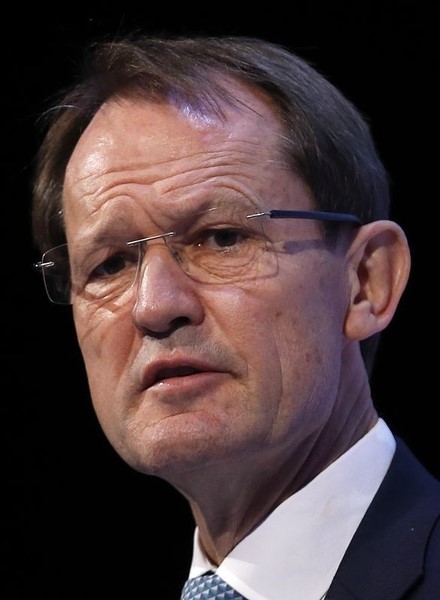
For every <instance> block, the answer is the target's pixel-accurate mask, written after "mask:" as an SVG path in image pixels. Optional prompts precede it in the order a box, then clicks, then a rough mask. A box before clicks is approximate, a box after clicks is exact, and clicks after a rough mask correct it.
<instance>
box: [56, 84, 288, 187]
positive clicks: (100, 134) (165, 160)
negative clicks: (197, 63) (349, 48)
mask: <svg viewBox="0 0 440 600" xmlns="http://www.w3.org/2000/svg"><path fill="white" fill-rule="evenodd" d="M236 87H237V90H236V96H237V104H236V106H234V107H232V106H230V105H229V106H228V105H226V104H224V105H223V106H222V111H223V115H222V116H220V115H219V114H216V113H215V112H214V111H210V112H209V113H208V112H207V111H206V110H205V111H203V112H202V111H201V110H200V111H197V110H196V109H193V108H191V107H189V106H188V105H185V104H184V103H180V104H179V105H176V104H173V103H157V102H151V101H141V100H130V99H113V100H110V101H109V102H107V103H105V104H104V105H103V106H102V107H101V108H100V109H99V111H98V112H97V114H96V115H95V116H94V118H93V120H92V121H91V123H90V124H89V126H88V127H87V128H86V130H85V132H84V133H83V134H82V136H81V138H80V139H79V142H78V144H77V146H76V148H75V150H74V152H73V154H72V156H71V159H70V161H69V163H68V166H67V171H66V180H67V182H70V181H76V182H80V181H83V182H84V181H85V180H86V179H87V178H88V177H93V176H96V175H97V174H99V173H104V172H106V171H111V170H117V169H124V168H129V169H131V168H133V167H134V168H135V166H136V162H137V161H140V160H141V159H146V162H145V163H144V166H147V165H148V164H151V166H153V165H154V164H156V165H161V164H162V166H163V167H164V168H165V167H167V168H168V169H169V170H172V166H173V161H175V165H176V168H178V166H179V165H178V164H177V161H179V160H184V159H191V158H192V159H194V160H197V156H200V158H202V156H201V155H200V152H206V155H204V159H205V160H206V159H207V158H208V155H210V156H211V157H212V158H214V157H215V155H217V158H219V156H220V154H221V152H222V151H225V152H228V153H229V154H228V155H229V156H231V157H233V156H234V151H236V153H237V155H238V154H240V155H241V156H242V158H243V159H245V157H246V154H247V153H248V155H249V156H248V160H249V157H252V161H249V162H261V161H267V160H271V161H274V159H275V158H276V157H275V155H277V160H278V159H279V156H278V149H279V143H280V133H281V132H280V125H279V123H278V121H277V119H276V117H275V112H274V109H273V108H272V106H271V104H270V101H269V99H268V98H266V97H265V96H264V95H263V94H262V93H261V92H259V91H258V90H257V91H254V90H252V91H251V90H249V89H247V88H245V87H242V86H239V85H238V84H237V85H236ZM210 153H211V154H210ZM237 158H238V156H237ZM225 161H226V158H225Z"/></svg>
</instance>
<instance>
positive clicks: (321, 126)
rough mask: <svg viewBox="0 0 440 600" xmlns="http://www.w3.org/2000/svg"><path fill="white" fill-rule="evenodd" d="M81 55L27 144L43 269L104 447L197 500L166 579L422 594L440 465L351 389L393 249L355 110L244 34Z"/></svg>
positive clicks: (392, 294) (394, 301)
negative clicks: (183, 574) (37, 145)
mask: <svg viewBox="0 0 440 600" xmlns="http://www.w3.org/2000/svg"><path fill="white" fill-rule="evenodd" d="M89 67H90V70H89V71H88V73H87V74H86V75H84V78H83V79H82V80H81V81H80V82H79V83H78V84H77V85H76V86H75V87H74V88H73V89H72V90H71V92H70V93H68V94H67V95H66V96H65V97H64V98H63V99H62V100H61V101H60V102H59V103H58V108H57V109H56V111H54V112H51V115H52V117H53V120H52V121H51V123H50V127H49V130H48V132H47V135H46V138H45V141H44V142H43V145H42V148H41V151H40V154H39V157H38V164H37V171H36V182H35V195H34V211H33V224H34V232H35V239H36V241H37V243H38V245H39V247H40V248H41V249H42V251H43V257H42V259H41V261H40V263H39V265H38V266H39V268H40V269H41V271H42V272H43V275H44V281H45V285H46V290H47V292H48V295H49V298H50V299H51V300H52V301H53V302H56V303H61V304H63V303H64V304H70V305H71V306H72V310H73V319H74V323H75V327H76V331H77V335H78V340H79V344H80V348H81V351H82V354H83V357H84V361H85V367H86V370H87V376H88V382H89V385H90V390H91V396H92V401H93V405H94V408H95V411H96V414H97V417H98V419H99V422H100V424H101V426H102V428H103V431H104V432H105V434H106V436H107V437H108V439H109V441H110V443H111V444H112V445H113V447H114V448H115V450H116V451H117V452H118V453H119V454H120V456H121V457H122V458H123V459H124V460H125V461H126V462H127V463H128V464H129V465H130V466H131V467H133V468H134V469H136V470H138V471H140V472H141V473H145V474H151V475H155V476H158V477H161V478H163V479H165V480H166V481H168V482H170V483H171V484H172V485H173V486H174V487H175V488H176V489H178V490H179V491H180V492H181V493H182V494H183V496H184V497H185V498H186V499H187V500H188V502H189V504H190V506H191V510H192V513H193V515H194V519H195V523H196V530H195V536H194V555H193V563H192V566H191V572H190V573H189V578H188V579H189V581H188V582H187V584H185V587H184V589H183V591H182V598H184V599H185V600H187V599H189V598H203V597H208V598H211V597H217V596H216V595H215V594H216V593H217V592H216V590H218V594H219V595H218V597H219V598H232V597H234V598H245V599H247V600H262V599H267V600H287V599H289V600H292V599H294V598H298V599H301V600H315V599H319V598H324V597H325V598H326V599H327V600H331V599H335V600H336V599H337V600H342V599H344V598H347V599H348V598H352V599H354V598H365V599H367V598H371V599H374V600H378V599H380V598H383V599H385V598H386V599H387V600H388V599H397V598H402V599H403V598H405V599H411V600H414V599H421V598H429V599H434V598H436V597H440V569H439V558H440V527H439V525H438V522H439V515H440V484H439V483H438V482H437V481H436V480H435V479H434V478H433V477H431V475H430V474H428V473H427V472H426V471H425V470H424V468H423V467H422V466H421V465H420V464H419V463H418V462H417V461H416V460H415V458H414V457H413V456H412V455H411V453H410V452H409V450H408V449H407V448H406V447H405V446H404V444H403V442H402V441H401V440H399V439H396V438H395V437H394V436H393V434H392V432H391V431H390V429H389V428H388V426H387V425H386V423H385V422H384V421H383V420H382V419H380V418H379V417H378V414H377V411H376V409H375V407H374V403H373V400H372V397H371V392H370V387H369V374H370V371H371V368H372V364H373V358H374V352H375V348H376V343H377V339H378V335H379V334H380V332H381V331H383V330H384V329H385V328H386V327H387V326H388V324H389V323H390V321H391V320H392V318H393V316H394V314H395V311H396V308H397V306H398V303H399V300H400V298H401V295H402V293H403V292H404V289H405V286H406V284H407V281H408V277H409V271H410V254H409V250H408V244H407V240H406V237H405V234H404V232H403V231H402V229H401V228H400V227H399V226H398V224H397V223H395V222H393V221H392V220H390V218H389V192H388V184H387V175H386V173H385V170H384V168H383V165H382V164H381V162H380V160H379V158H378V156H377V153H376V151H375V148H374V143H373V141H372V139H371V136H370V133H369V130H368V127H367V125H366V123H365V122H364V120H363V119H362V117H361V115H360V114H359V113H358V112H357V111H356V109H355V108H354V107H353V106H352V105H351V104H350V103H349V102H348V101H347V100H346V99H345V98H344V97H343V96H342V95H341V94H340V93H339V92H338V91H337V90H336V89H335V88H334V87H333V86H332V85H331V84H330V83H328V82H327V81H326V80H325V79H324V78H323V77H321V76H320V75H319V74H318V73H317V72H316V71H315V70H314V69H312V68H311V67H310V66H308V65H307V64H306V63H305V62H304V61H303V60H301V59H300V58H299V57H296V56H295V55H293V54H292V53H290V52H288V51H286V50H285V49H283V48H280V47H278V46H275V45H273V44H270V43H267V42H264V41H259V40H253V39H245V38H217V39H216V38H203V37H200V38H194V39H175V40H173V39H155V38H148V37H145V38H143V37H142V36H140V37H138V38H131V39H130V38H127V39H125V40H120V41H118V42H113V43H110V44H102V45H98V46H97V48H96V49H95V52H94V57H92V58H91V59H90V64H89ZM104 374H105V376H103V375H104ZM210 585H214V588H213V590H211V591H207V590H208V586H210ZM233 590H235V591H233ZM203 594H204V595H203ZM222 594H223V595H222ZM233 594H235V595H233Z"/></svg>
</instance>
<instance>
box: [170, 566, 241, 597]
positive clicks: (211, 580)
mask: <svg viewBox="0 0 440 600" xmlns="http://www.w3.org/2000/svg"><path fill="white" fill-rule="evenodd" d="M180 600H246V598H244V597H243V596H242V595H241V594H239V593H238V592H236V591H235V590H234V589H233V588H231V586H230V585H228V584H227V583H226V581H223V579H220V577H219V576H218V575H215V574H214V573H212V572H210V573H206V574H205V575H202V576H201V577H194V578H193V579H188V581H186V582H185V585H184V586H183V590H182V595H181V596H180Z"/></svg>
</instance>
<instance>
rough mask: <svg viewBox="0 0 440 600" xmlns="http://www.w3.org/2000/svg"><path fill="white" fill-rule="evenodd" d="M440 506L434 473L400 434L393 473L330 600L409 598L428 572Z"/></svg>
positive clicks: (358, 533) (342, 566)
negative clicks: (427, 558) (428, 551)
mask: <svg viewBox="0 0 440 600" xmlns="http://www.w3.org/2000/svg"><path fill="white" fill-rule="evenodd" d="M431 488H432V498H431V496H430V492H429V490H430V489H431ZM434 494H436V495H435V496H434ZM434 498H436V500H435V501H434ZM439 512H440V509H439V500H438V492H436V491H435V490H434V484H433V482H432V478H431V476H430V475H429V474H428V473H427V471H426V470H425V469H424V467H423V466H422V465H420V463H418V462H417V460H416V459H415V458H414V457H413V456H412V455H411V453H410V452H409V450H408V448H407V447H406V446H405V445H404V443H403V442H402V441H401V440H397V448H396V453H395V456H394V458H393V461H392V463H391V465H390V468H389V470H388V473H387V475H386V477H385V479H384V481H383V482H382V485H381V486H380V488H379V490H378V492H377V494H376V496H375V498H374V500H373V502H372V504H371V505H370V507H369V509H368V511H367V513H366V514H365V517H364V519H363V520H362V522H361V524H360V526H359V528H358V530H357V531H356V533H355V535H354V537H353V539H352V541H351V543H350V545H349V547H348V549H347V552H346V553H345V556H344V558H343V559H342V562H341V564H340V567H339V569H338V571H337V573H336V575H335V578H334V580H333V582H332V585H331V587H330V589H329V592H328V594H327V596H326V600H398V599H401V598H403V596H404V594H405V592H407V591H408V590H409V588H410V587H411V586H412V585H414V583H415V582H416V581H417V579H418V578H419V577H421V575H422V571H423V562H424V553H425V547H426V543H427V539H428V537H429V534H430V531H431V529H432V527H433V524H434V522H435V520H436V518H437V517H438V514H439Z"/></svg>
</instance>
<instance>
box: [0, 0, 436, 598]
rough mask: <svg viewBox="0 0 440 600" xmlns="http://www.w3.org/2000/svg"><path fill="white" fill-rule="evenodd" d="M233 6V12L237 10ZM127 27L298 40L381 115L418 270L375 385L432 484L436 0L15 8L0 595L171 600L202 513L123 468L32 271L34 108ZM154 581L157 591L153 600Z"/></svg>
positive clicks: (295, 43)
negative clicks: (88, 48)
mask: <svg viewBox="0 0 440 600" xmlns="http://www.w3.org/2000/svg"><path fill="white" fill-rule="evenodd" d="M237 9H239V10H240V15H238V14H237V13H236V10H237ZM133 27H136V28H142V29H144V30H146V31H149V32H151V33H160V32H162V31H165V32H170V33H205V34H210V33H228V34H245V35H258V36H261V37H264V38H266V39H269V40H271V41H275V42H280V43H282V44H285V45H287V46H289V47H290V48H292V49H293V50H296V51H297V52H298V53H300V54H301V55H302V56H304V57H305V58H307V59H308V60H309V61H310V62H312V63H313V64H315V66H317V67H318V68H319V69H320V70H321V72H323V73H324V74H325V75H326V76H327V77H328V78H329V79H330V80H331V81H333V83H335V84H336V85H337V86H338V87H339V88H341V89H342V91H343V92H345V94H346V95H347V96H348V97H350V98H351V99H352V100H353V101H354V103H355V104H356V105H357V106H358V107H359V108H360V109H361V110H362V111H363V113H364V114H365V115H366V116H367V117H368V119H369V121H370V122H371V126H372V130H373V134H374V136H375V138H376V141H377V144H378V148H379V151H380V154H381V156H382V158H383V160H384V162H385V165H386V166H387V168H388V170H389V172H390V175H391V179H392V181H393V189H392V193H393V217H394V218H395V219H396V220H397V221H398V222H399V223H400V224H401V225H402V226H403V228H404V229H405V231H406V233H407V235H408V238H409V241H410V244H411V247H412V254H413V271H412V275H411V279H410V283H409V286H408V288H407V291H406V292H405V295H404V297H403V299H402V302H401V305H400V307H399V310H398V313H397V315H396V317H395V319H394V321H393V322H392V324H391V325H390V327H389V328H388V329H387V331H386V332H385V334H384V336H383V340H382V345H381V348H380V351H379V355H378V362H377V365H376V369H375V372H374V375H373V380H372V388H373V393H374V396H375V398H376V404H377V407H378V408H379V410H380V412H381V414H382V415H383V416H384V417H385V418H386V419H387V421H388V423H389V424H390V425H391V427H392V428H393V429H394V431H395V432H396V433H398V434H400V435H401V436H402V437H404V438H405V439H406V441H407V442H408V444H409V445H410V446H411V447H412V449H413V450H414V452H415V453H416V455H417V456H418V457H419V458H420V459H421V460H422V461H423V462H424V463H425V465H426V466H427V467H428V469H430V470H431V471H432V472H433V473H434V474H436V475H437V476H440V456H439V436H438V425H437V423H438V417H437V406H436V405H437V404H438V391H437V370H438V369H439V366H438V348H437V337H438V314H439V308H438V299H437V296H438V292H437V280H438V263H437V259H438V256H439V253H438V234H437V230H438V225H437V219H438V217H437V212H438V210H437V205H438V198H439V184H438V172H439V165H438V161H439V150H438V121H439V119H438V106H439V104H438V98H437V97H436V89H437V82H438V74H439V55H438V42H439V33H440V30H439V17H438V14H437V8H436V3H434V2H432V3H430V2H421V1H417V2H416V1H413V2H405V1H400V2H380V3H377V4H376V3H372V2H370V3H365V2H342V1H339V2H336V1H335V2H328V3H326V4H324V5H319V4H317V3H315V2H309V3H307V4H306V3H304V2H300V3H287V4H284V3H283V4H278V5H277V4H276V3H270V4H269V5H268V4H267V3H266V4H264V5H263V6H261V7H260V8H257V7H256V6H253V5H252V8H251V9H249V8H247V9H246V8H244V7H243V8H241V7H239V5H238V3H236V4H234V5H233V6H232V7H228V6H227V5H225V4H221V5H214V6H211V5H205V6H204V7H202V8H197V7H196V6H193V5H188V3H184V4H182V5H179V6H178V8H172V7H171V6H169V5H166V6H164V7H163V9H161V8H159V7H157V6H155V7H154V8H152V7H151V6H148V5H147V3H138V4H136V3H131V4H130V3H127V2H126V3H124V4H123V6H122V5H121V4H119V3H118V4H111V3H104V2H102V3H99V2H90V3H88V4H85V5H84V6H81V4H79V3H77V2H73V3H70V4H69V5H66V4H65V3H58V4H57V5H55V6H50V7H49V6H45V5H43V6H41V5H38V7H36V8H32V6H31V7H30V8H24V7H23V6H22V5H21V4H20V5H18V3H17V5H16V6H9V16H8V18H7V19H4V20H3V31H2V57H3V63H2V69H1V74H2V79H3V85H2V92H1V98H2V102H3V103H4V104H3V108H2V114H3V119H2V131H5V135H3V136H2V144H1V148H2V161H1V166H2V170H3V174H2V189H3V198H2V201H1V203H0V210H1V217H2V219H1V226H2V227H1V231H2V237H1V245H2V259H3V260H2V263H3V267H4V268H3V269H2V271H1V274H2V281H3V283H2V294H1V297H2V338H1V359H2V366H3V368H4V374H3V394H2V396H3V398H2V402H1V406H2V409H1V428H2V441H3V442H5V444H6V446H5V450H4V451H3V452H2V458H3V459H4V460H3V461H2V467H1V476H2V479H3V486H2V487H3V493H2V497H3V499H4V500H6V502H5V503H2V505H3V507H4V508H3V509H2V516H1V526H2V529H4V532H3V531H2V532H1V535H0V540H1V550H2V556H1V557H0V564H2V566H3V567H4V566H5V565H6V568H7V575H6V576H5V577H3V576H2V577H0V596H1V597H2V598H5V600H8V599H15V598H17V599H18V598H26V599H28V598H29V599H30V598H32V599H34V600H37V599H40V598H41V599H43V598H44V599H50V600H52V599H54V600H62V599H70V598H78V599H79V598H92V597H93V598H105V597H107V596H110V595H111V596H112V597H113V596H115V597H118V596H119V597H123V598H124V600H129V599H132V598H143V599H144V600H149V599H150V598H151V599H152V598H156V597H157V598H162V599H164V600H168V599H169V600H173V599H174V598H176V599H177V598H178V596H179V590H180V586H181V585H182V583H183V580H184V579H185V574H186V571H187V568H188V565H189V561H190V554H191V546H192V529H193V524H192V519H191V516H190V514H189V510H188V507H187V505H186V503H185V501H184V500H183V499H182V498H181V497H180V496H179V495H178V494H177V493H176V492H175V491H174V490H173V489H172V488H171V487H170V486H169V485H168V484H166V483H165V482H163V481H161V480H158V479H154V478H144V477H142V476H140V475H138V474H137V473H135V472H133V471H132V470H131V469H129V468H128V467H127V466H126V465H125V464H124V463H122V461H121V460H120V459H119V458H118V457H117V456H116V455H115V453H114V451H113V450H112V449H110V447H109V445H108V443H107V441H106V440H105V439H104V436H103V434H102V432H101V430H100V429H99V426H98V425H97V422H96V420H95V417H94V415H93V412H92V409H91V405H90V400H89V396H88V390H87V386H86V382H85V377H84V370H83V365H82V361H81V358H80V355H79V351H78V348H77V346H76V340H75V336H74V332H73V326H72V323H71V320H70V312H69V309H64V308H60V307H55V306H53V305H49V303H48V301H46V298H45V296H44V292H43V287H42V282H41V281H40V278H39V276H38V275H37V274H36V273H34V271H33V269H32V262H33V261H34V260H36V259H37V258H38V256H37V254H36V252H35V249H34V248H33V245H32V241H31V234H30V218H29V210H30V176H31V171H32V161H33V157H34V154H35V151H36V148H37V145H38V142H39V134H38V129H37V126H36V122H37V118H38V116H39V114H40V113H41V112H42V110H44V108H45V107H46V106H47V103H48V102H49V100H50V97H51V95H52V94H54V93H55V92H56V91H57V90H58V89H59V88H61V87H64V86H65V85H67V84H69V83H70V82H71V79H72V76H73V75H74V73H76V67H77V64H78V63H79V62H80V57H81V55H82V49H83V47H84V45H86V44H88V43H89V42H92V41H94V40H96V39H102V38H103V37H105V38H106V39H110V38H112V37H113V36H114V35H115V34H119V33H124V32H126V31H129V30H130V29H132V28H133ZM154 574H157V575H159V576H160V577H161V578H162V580H163V584H164V588H163V592H162V594H161V595H155V592H156V591H157V589H158V587H157V583H154V584H153V583H152V582H151V577H152V575H154Z"/></svg>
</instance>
